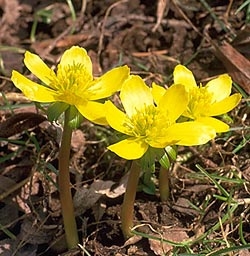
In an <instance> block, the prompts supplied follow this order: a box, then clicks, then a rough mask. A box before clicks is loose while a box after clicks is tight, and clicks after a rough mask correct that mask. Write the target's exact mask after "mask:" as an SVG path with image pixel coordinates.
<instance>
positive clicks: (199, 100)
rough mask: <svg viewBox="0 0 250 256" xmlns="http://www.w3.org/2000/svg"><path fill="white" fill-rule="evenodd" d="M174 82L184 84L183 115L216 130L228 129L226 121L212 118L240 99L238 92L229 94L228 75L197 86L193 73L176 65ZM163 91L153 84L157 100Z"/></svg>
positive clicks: (231, 106)
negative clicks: (184, 106) (186, 97)
mask: <svg viewBox="0 0 250 256" xmlns="http://www.w3.org/2000/svg"><path fill="white" fill-rule="evenodd" d="M174 84H182V85H184V86H185V89H186V91H187V92H188V96H189V100H188V105H187V109H186V110H185V111H184V113H183V114H182V115H183V116H185V117H188V118H190V119H191V120H196V121H198V122H201V123H203V124H206V125H210V126H212V127H213V128H214V129H215V130H216V132H226V131H228V130H229V126H228V125H227V124H226V123H224V122H222V121H220V120H218V119H217V118H214V116H219V115H222V114H225V113H227V112H229V111H231V110H232V109H233V108H235V107H236V106H237V105H238V103H239V102H240V100H241V95H240V94H239V93H235V94H233V95H231V96H230V94H231V90H232V80H231V78H230V76H229V75H227V74H224V75H220V76H218V77H217V78H215V79H213V80H211V81H209V82H208V83H207V84H206V85H205V86H202V85H200V86H197V84H196V81H195V78H194V75H193V73H192V72H191V71H190V70H189V69H187V68H186V67H185V66H183V65H177V66H176V67H175V69H174ZM164 92H165V89H164V88H163V87H160V86H158V85H156V84H154V85H153V94H154V96H155V98H156V99H157V101H159V99H160V98H161V97H162V95H163V94H164Z"/></svg>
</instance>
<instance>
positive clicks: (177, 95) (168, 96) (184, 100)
mask: <svg viewBox="0 0 250 256" xmlns="http://www.w3.org/2000/svg"><path fill="white" fill-rule="evenodd" d="M187 104H188V96H187V92H186V91H185V88H184V86H183V85H181V84H174V85H172V86H171V87H170V88H168V89H167V90H166V92H165V94H164V95H163V96H162V97H161V100H160V102H159V106H158V107H159V109H160V111H162V112H165V113H166V114H167V117H168V119H169V121H172V122H174V121H175V120H176V119H177V118H178V117H179V116H180V115H181V114H182V113H183V112H184V111H185V110H186V108H187Z"/></svg>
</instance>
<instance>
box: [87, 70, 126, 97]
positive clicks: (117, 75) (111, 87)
mask: <svg viewBox="0 0 250 256" xmlns="http://www.w3.org/2000/svg"><path fill="white" fill-rule="evenodd" d="M129 71H130V70H129V68H128V66H123V67H117V68H114V69H112V70H110V71H108V72H107V73H105V74H104V75H103V76H101V77H100V78H98V79H96V80H94V81H93V82H92V84H91V85H90V86H89V89H88V91H89V92H90V95H91V96H90V100H97V99H103V98H107V97H109V96H111V95H112V94H113V93H115V92H116V91H119V90H120V89H121V87H122V84H123V83H124V81H125V80H126V79H127V78H128V76H129Z"/></svg>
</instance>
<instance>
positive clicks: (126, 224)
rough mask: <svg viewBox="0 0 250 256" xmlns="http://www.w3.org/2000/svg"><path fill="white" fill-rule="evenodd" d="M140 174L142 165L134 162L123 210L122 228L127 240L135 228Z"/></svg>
mask: <svg viewBox="0 0 250 256" xmlns="http://www.w3.org/2000/svg"><path fill="white" fill-rule="evenodd" d="M140 172H141V168H140V164H139V163H138V162H137V161H133V162H132V165H131V168H130V174H129V177H128V183H127V187H126V191H125V194H124V198H123V203H122V209H121V228H122V232H123V235H124V237H125V238H126V239H127V238H129V237H131V236H132V233H131V228H132V227H133V217H134V201H135V196H136V191H137V185H138V181H139V177H140Z"/></svg>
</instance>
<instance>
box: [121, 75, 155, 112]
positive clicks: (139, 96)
mask: <svg viewBox="0 0 250 256" xmlns="http://www.w3.org/2000/svg"><path fill="white" fill-rule="evenodd" d="M120 98H121V102H122V104H123V107H124V109H125V111H126V113H127V115H128V116H129V117H131V116H132V115H134V114H136V113H137V111H138V110H140V109H144V108H145V106H150V105H154V100H153V95H152V93H151V90H150V89H149V87H148V86H147V85H146V84H145V83H144V81H143V80H142V78H141V77H139V76H130V77H129V78H128V79H127V80H126V81H125V83H124V84H123V86H122V89H121V94H120Z"/></svg>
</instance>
